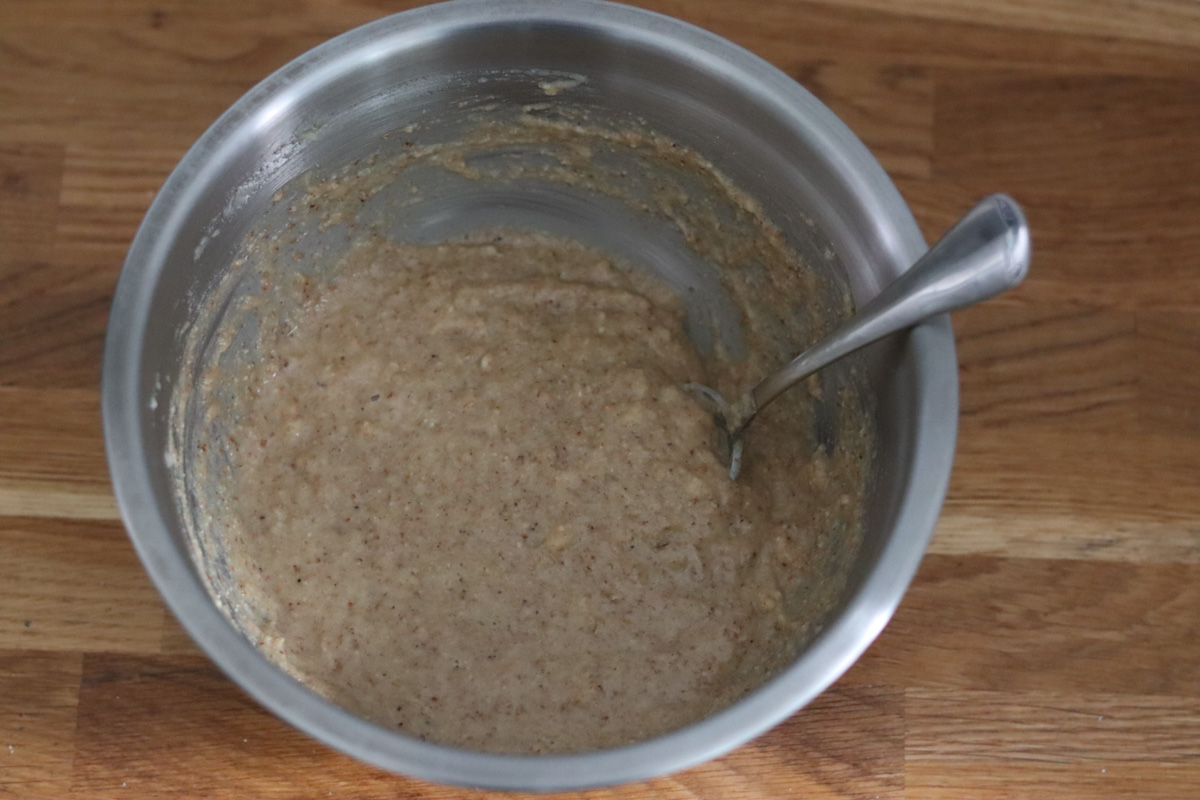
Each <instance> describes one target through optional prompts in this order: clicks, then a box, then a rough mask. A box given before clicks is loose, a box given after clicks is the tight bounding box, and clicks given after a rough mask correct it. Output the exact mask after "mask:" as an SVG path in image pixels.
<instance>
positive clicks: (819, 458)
mask: <svg viewBox="0 0 1200 800" xmlns="http://www.w3.org/2000/svg"><path fill="white" fill-rule="evenodd" d="M250 252H251V253H253V252H254V251H253V248H251V251H250ZM251 266H253V265H251ZM241 268H243V269H246V268H247V266H246V265H245V264H243V265H242V267H241ZM272 280H273V281H275V283H274V284H273V285H272V286H271V287H270V292H269V293H265V294H262V295H260V296H258V298H257V299H251V300H247V301H246V302H243V303H241V304H240V305H239V306H238V307H237V309H235V311H234V312H231V313H230V314H228V315H227V319H226V321H225V323H224V325H225V330H223V331H222V332H220V333H219V335H218V336H217V339H216V344H215V346H214V347H213V348H212V350H213V352H214V353H215V354H216V355H214V356H213V358H212V359H211V364H209V365H208V367H207V368H206V369H205V370H203V371H201V372H200V375H201V379H200V380H199V381H198V382H197V384H196V385H195V386H194V387H193V388H192V391H194V392H196V393H197V396H198V397H200V398H201V403H200V405H201V407H203V408H205V410H206V414H207V419H208V421H209V423H212V422H213V421H214V420H219V421H220V423H221V424H220V429H221V431H222V435H221V436H220V440H219V441H212V440H210V437H206V436H201V437H200V438H199V439H198V440H197V441H196V448H197V452H196V453H193V454H190V455H189V454H188V453H181V454H179V456H180V457H181V458H182V459H187V460H188V463H189V464H190V465H191V468H192V471H191V474H190V480H191V481H192V484H191V488H190V489H189V491H191V492H192V494H193V502H196V503H198V505H199V508H200V512H199V517H198V519H199V523H198V524H199V525H200V526H201V527H203V528H205V529H206V530H219V531H220V533H219V534H215V536H216V537H217V538H218V539H219V547H220V549H221V551H222V557H223V558H224V559H225V560H226V562H227V568H228V571H229V574H230V575H231V576H232V579H233V581H234V583H235V585H236V586H235V591H234V592H233V594H234V597H233V599H232V600H231V601H230V603H229V604H227V608H228V610H229V611H230V613H231V615H233V616H235V617H237V618H238V621H239V624H241V625H242V626H243V628H244V629H246V630H247V631H249V632H250V634H251V635H252V636H254V637H255V638H256V639H257V640H258V641H259V643H260V645H261V646H262V647H263V648H264V649H265V650H266V651H267V652H268V653H269V655H270V656H271V657H272V658H273V659H274V660H275V661H276V662H277V663H279V664H280V665H281V666H283V667H284V668H285V669H287V670H288V671H289V672H290V673H291V674H293V675H294V676H296V677H297V678H299V679H300V680H302V681H304V682H305V683H307V684H308V685H309V686H311V687H312V688H314V689H315V690H316V691H318V692H320V693H322V694H323V695H325V696H327V697H329V698H330V699H332V700H334V701H335V702H337V703H339V704H341V705H343V706H345V707H347V708H349V709H351V710H353V711H355V712H357V713H359V714H361V715H363V716H365V717H368V718H370V719H373V720H375V721H378V722H380V723H381V724H384V725H387V726H390V727H391V728H393V729H395V730H400V731H403V732H405V733H408V734H411V735H413V736H418V737H421V738H426V739H430V740H433V741H437V742H443V743H448V744H454V745H459V746H463V747H469V748H475V749H481V750H489V751H498V752H517V753H546V752H569V751H579V750H587V749H593V748H600V747H607V746H615V745H620V744H626V743H630V742H633V741H637V740H641V739H645V738H647V737H650V736H653V735H655V734H659V733H663V732H665V731H669V730H672V729H675V728H678V727H680V726H682V725H685V724H687V723H689V722H693V721H696V720H698V719H700V718H703V717H704V716H707V715H708V714H711V713H712V712H713V711H715V710H717V709H720V708H722V707H724V706H726V705H728V704H729V703H731V702H733V701H734V700H736V699H737V698H739V697H741V696H743V695H744V694H745V693H747V692H748V691H750V690H752V689H754V688H755V687H757V686H759V685H761V683H762V682H763V681H764V680H766V679H767V678H768V677H769V676H770V675H772V674H774V673H775V672H777V671H778V670H779V669H780V668H782V667H783V666H785V665H786V664H787V663H788V661H789V660H790V659H791V658H792V657H794V655H795V653H796V650H797V648H798V647H800V646H801V645H802V644H803V643H804V642H806V641H807V640H808V639H809V638H810V637H811V635H812V634H813V633H814V631H815V630H816V624H817V623H818V622H819V620H820V616H821V613H823V612H824V611H825V610H827V609H828V607H829V606H830V604H831V603H832V602H833V598H835V597H836V596H837V594H838V592H839V591H840V589H841V587H842V585H843V584H844V581H845V567H846V565H847V564H848V559H849V556H850V555H852V553H853V550H854V548H855V547H856V546H857V538H856V536H857V533H856V532H857V531H858V529H859V527H860V519H859V514H860V509H861V507H862V496H861V495H862V490H863V488H862V487H863V469H864V465H863V459H864V453H865V440H866V434H865V428H863V427H862V423H861V419H858V420H857V422H854V421H852V422H851V424H850V426H849V427H847V426H846V424H843V428H844V430H843V431H842V432H841V435H840V436H839V445H838V447H837V448H835V449H834V451H833V452H828V451H827V449H826V448H822V447H820V446H818V445H817V444H816V443H815V441H814V439H813V435H812V432H811V429H812V426H813V418H812V409H811V407H810V406H811V401H812V398H811V397H807V398H806V397H805V396H804V393H803V392H802V391H797V392H795V393H794V397H792V398H790V399H788V400H787V401H784V402H780V403H778V404H777V405H775V406H772V407H771V408H769V409H767V411H766V412H764V415H763V418H762V419H760V420H759V421H758V422H757V423H756V430H755V431H754V432H753V435H752V437H751V440H750V442H749V444H748V456H747V461H746V469H745V471H744V473H743V475H742V477H741V478H740V479H739V480H738V481H736V482H731V481H730V480H729V479H728V477H727V476H726V471H725V466H724V465H723V464H720V463H718V461H717V460H716V458H715V457H714V456H713V455H712V454H711V452H710V451H709V442H710V440H711V437H712V435H713V423H712V421H711V419H710V418H709V416H708V415H707V413H706V412H704V411H703V410H702V409H701V408H700V406H699V405H698V404H697V403H696V402H695V401H694V400H693V399H692V398H691V397H689V396H688V395H687V394H686V393H685V392H684V391H683V390H682V389H681V388H680V387H681V384H683V383H685V382H687V381H699V382H702V383H705V384H707V385H713V386H724V387H729V386H731V385H743V384H744V383H745V381H746V380H747V376H748V375H754V374H761V372H760V370H765V369H766V368H767V367H768V364H765V363H760V362H759V361H756V360H755V359H753V358H752V359H750V360H749V361H739V362H737V363H734V362H732V361H731V360H729V359H725V358H722V357H720V356H719V354H718V355H717V356H715V357H712V358H708V359H701V357H700V356H699V355H698V353H697V351H696V349H695V348H694V347H693V345H692V343H691V342H690V341H689V339H688V337H687V335H686V333H685V329H684V324H683V311H682V309H681V306H680V303H679V300H678V298H677V297H676V296H675V294H674V293H673V292H672V291H670V290H669V289H667V288H666V287H665V286H664V285H662V284H660V283H659V282H658V281H656V280H655V279H653V278H651V277H649V276H647V275H645V274H643V273H641V272H640V271H638V270H636V269H633V268H631V267H630V266H629V265H625V264H621V263H614V260H613V259H611V258H609V257H607V256H606V255H604V254H602V253H600V252H597V251H595V250H592V249H589V248H587V247H585V246H583V245H581V244H579V243H576V242H573V241H570V240H567V239H563V238H558V237H554V236H550V235H546V234H540V233H533V232H528V231H514V230H506V229H492V230H486V231H479V232H476V233H475V234H473V235H471V236H469V237H465V238H460V239H456V240H454V241H452V242H447V243H444V244H439V245H412V244H401V243H397V242H393V241H390V240H388V239H387V238H385V237H383V236H380V235H376V234H371V233H364V234H363V235H361V236H360V237H359V238H358V240H357V241H356V243H355V244H354V246H353V247H352V248H350V250H349V252H348V253H347V254H346V255H345V256H344V257H342V258H340V260H339V262H338V263H337V264H336V266H335V267H334V268H332V269H329V270H326V271H324V272H322V273H321V274H317V275H304V274H299V273H297V274H296V275H294V276H291V277H285V276H280V275H275V276H274V277H273V278H272ZM797 280H799V278H797ZM785 288H786V287H785ZM792 288H793V289H795V288H796V287H792ZM772 291H779V287H777V286H776V287H772ZM732 294H734V295H735V296H741V295H744V294H745V292H744V291H743V292H738V291H734V292H732ZM281 308H282V309H286V310H285V311H280V310H278V309H281ZM247 315H248V316H250V317H253V318H254V319H256V321H257V328H256V330H254V332H253V337H252V338H253V342H252V348H251V349H252V350H253V352H254V353H255V356H254V358H253V359H250V360H248V361H247V362H245V363H243V364H240V365H239V366H238V367H237V368H229V367H227V366H226V367H222V366H221V364H220V363H219V359H218V358H217V356H219V355H220V353H222V352H224V351H227V350H229V349H230V348H233V347H234V346H235V345H234V342H235V340H236V338H237V336H236V332H237V331H238V330H242V329H243V323H244V320H245V318H246V317H247ZM852 419H853V418H852ZM855 425H857V426H858V427H854V426H855ZM209 448H214V449H216V448H219V449H220V450H221V451H222V457H221V460H220V461H219V462H213V463H210V459H207V458H205V457H204V456H203V455H202V454H204V453H208V452H209ZM214 464H216V466H214ZM197 498H199V499H197ZM205 498H207V499H205ZM200 535H201V536H202V537H203V536H208V535H212V534H205V533H203V532H201V533H200ZM213 546H214V545H212V544H210V545H208V546H207V547H206V548H205V552H209V553H211V550H212V549H213Z"/></svg>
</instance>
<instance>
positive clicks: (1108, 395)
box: [0, 0, 1200, 798]
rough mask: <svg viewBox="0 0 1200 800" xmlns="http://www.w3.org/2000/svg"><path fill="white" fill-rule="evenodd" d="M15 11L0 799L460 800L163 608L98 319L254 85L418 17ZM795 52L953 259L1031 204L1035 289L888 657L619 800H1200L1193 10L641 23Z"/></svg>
mask: <svg viewBox="0 0 1200 800" xmlns="http://www.w3.org/2000/svg"><path fill="white" fill-rule="evenodd" d="M403 5H404V4H403V3H388V2H367V0H356V2H351V3H339V2H335V1H334V0H308V2H302V3H293V2H286V1H285V0H262V1H261V2H251V3H247V2H244V0H238V1H235V0H210V1H209V2H184V0H163V2H154V0H125V1H121V2H117V1H114V2H107V3H96V2H90V1H89V0H3V5H2V6H0V797H7V796H13V797H25V796H30V797H32V796H38V797H42V796H45V797H90V798H99V797H126V796H136V797H149V796H159V797H168V796H169V797H248V796H316V795H320V796H327V795H332V796H339V797H342V796H345V797H349V796H353V797H360V796H362V797H366V796H371V797H382V796H400V797H415V796H420V797H425V796H430V797H451V796H460V795H461V794H462V792H460V791H457V790H452V789H448V788H446V787H438V786H433V785H430V784H426V783H422V782H420V781H416V780H410V779H406V778H402V777H395V776H391V775H387V774H385V773H382V772H380V771H378V770H375V769H372V768H369V767H366V766H363V765H360V764H358V763H356V762H354V761H352V760H350V759H348V758H346V757H344V756H341V755H339V754H337V753H335V752H333V751H332V750H329V749H328V748H326V747H324V746H322V745H320V744H318V743H316V742H315V741H312V740H310V739H308V738H307V737H305V736H304V735H302V734H299V733H297V732H295V731H293V730H291V729H289V728H288V727H287V726H286V725H284V724H283V723H281V722H279V721H277V720H276V719H275V718H273V717H272V716H270V715H269V714H267V713H266V712H264V711H263V710H261V709H260V708H259V707H258V706H257V705H256V704H255V703H254V702H253V701H251V700H249V699H248V698H247V697H246V696H244V695H243V694H242V693H241V692H240V691H239V690H238V689H236V688H235V687H234V686H233V685H232V684H230V683H229V682H228V681H227V680H226V679H225V678H224V677H222V675H221V674H220V673H219V672H218V671H217V670H216V669H215V668H214V667H213V666H212V665H211V664H210V663H209V661H208V660H207V659H206V658H205V657H204V656H203V655H202V654H201V653H199V652H198V650H197V649H196V648H195V647H194V646H193V645H192V644H191V643H190V642H189V640H188V639H187V637H186V636H185V635H184V634H183V633H182V632H181V630H180V628H179V627H178V625H177V624H176V623H175V622H174V620H173V619H172V618H171V616H170V615H169V614H168V613H167V612H166V610H165V608H164V606H163V604H162V602H161V601H160V600H159V597H158V595H157V593H156V591H155V590H154V588H153V587H152V586H151V585H150V583H149V581H148V580H147V578H146V576H145V575H144V573H143V571H142V568H141V566H140V565H139V563H138V561H137V559H136V557H135V556H134V553H133V551H132V549H131V548H130V545H129V543H128V542H127V540H126V537H125V533H124V531H123V529H122V526H121V523H120V522H119V520H118V516H117V511H116V507H115V505H114V503H113V499H112V496H111V491H110V488H109V481H108V475H107V473H106V467H105V461H104V455H103V447H102V442H101V434H100V419H99V411H98V388H97V387H98V381H99V365H100V358H101V348H102V341H103V336H104V326H105V322H106V316H107V313H108V305H109V301H110V298H111V296H112V291H113V287H114V284H115V283H116V279H117V274H118V272H119V270H120V268H121V263H122V260H123V258H124V255H125V251H126V248H127V247H128V244H129V242H130V239H131V237H132V236H133V233H134V231H135V229H136V227H137V225H138V222H139V220H140V219H141V217H142V214H143V213H144V212H145V210H146V207H147V205H148V204H149V202H150V200H151V198H152V197H153V196H154V193H155V190H156V189H157V188H158V187H159V186H160V184H161V182H162V181H163V179H164V178H165V177H166V175H167V173H168V172H169V171H170V169H171V168H172V167H173V166H174V164H175V163H176V161H177V160H178V159H179V158H180V156H181V155H182V154H183V152H184V150H185V149H186V148H187V146H188V145H189V144H190V143H191V142H192V141H194V140H195V138H196V137H197V136H199V134H200V133H201V132H203V130H204V129H205V127H206V126H207V125H208V124H209V123H210V122H211V121H212V120H213V119H214V118H215V117H216V116H217V115H218V114H219V113H220V112H221V111H222V110H223V109H224V108H225V107H226V106H228V105H229V104H230V103H232V102H233V101H234V100H236V99H237V98H238V96H240V95H241V94H242V93H243V92H244V91H245V90H246V89H248V88H249V87H250V86H251V85H252V84H254V83H255V82H256V81H258V80H259V79H260V78H262V77H263V76H265V75H266V74H268V73H269V72H270V71H271V70H273V69H275V68H276V67H278V66H280V65H282V64H283V63H285V62H286V61H288V60H289V59H291V58H292V57H294V56H296V55H298V54H300V53H301V52H303V51H304V50H306V49H308V48H310V47H312V46H314V45H316V44H318V43H319V42H321V41H323V40H324V39H326V38H328V37H329V36H331V35H334V34H336V33H339V32H341V31H344V30H346V29H348V28H351V27H353V26H355V25H358V24H360V23H363V22H366V21H368V20H371V19H374V18H376V17H379V16H382V15H384V14H385V13H388V12H390V11H394V10H400V8H401V7H402V6H403ZM648 5H649V6H651V7H653V8H655V9H657V10H659V11H664V12H666V13H670V14H674V15H676V16H680V17H683V18H685V19H688V20H690V21H692V22H695V23H697V24H699V25H702V26H704V27H707V28H709V29H711V30H713V31H715V32H717V33H719V34H722V35H724V36H726V37H729V38H731V39H733V40H734V41H736V42H738V43H740V44H742V45H744V46H746V47H748V48H749V49H751V50H753V51H754V52H756V53H759V54H761V55H762V56H764V57H766V58H767V59H770V60H771V61H772V62H774V63H775V64H776V65H778V66H779V67H780V68H781V69H783V70H785V71H786V72H787V73H788V74H790V75H792V76H794V77H795V78H796V79H797V80H799V81H800V82H801V83H803V84H804V85H805V86H807V87H808V88H810V89H811V90H812V91H814V92H815V93H816V94H818V95H819V96H820V97H821V98H822V99H824V100H825V101H826V102H827V103H828V104H829V105H830V106H832V107H833V109H834V110H835V111H836V112H837V113H839V114H840V115H841V116H842V118H843V119H845V120H846V122H847V123H848V124H849V125H850V126H851V127H852V128H853V129H854V130H855V131H856V132H857V133H858V134H859V136H861V137H862V138H863V139H864V140H865V141H866V143H867V144H868V145H869V146H870V147H871V148H872V149H873V150H874V152H875V153H876V154H877V155H878V157H879V159H880V160H881V161H882V162H883V164H884V166H885V167H887V169H888V170H889V171H890V173H891V174H892V176H893V177H894V178H895V180H896V182H897V183H898V185H899V186H900V189H901V191H902V192H903V193H904V195H905V197H906V198H907V199H908V201H909V203H910V204H911V205H912V207H913V209H914V211H915V212H916V215H917V218H918V220H919V221H920V223H921V225H922V226H923V228H924V230H925V232H926V235H927V236H928V237H930V238H933V237H936V236H937V235H939V234H940V233H941V232H942V231H943V230H944V229H945V227H946V226H947V225H949V223H950V222H951V221H952V220H953V219H954V218H955V217H956V216H957V215H958V214H959V213H961V212H962V211H963V210H965V209H966V208H967V207H968V206H969V204H970V203H971V202H972V201H973V200H974V199H976V198H978V197H980V196H982V195H983V194H986V193H988V192H990V191H996V190H1003V191H1007V192H1010V193H1011V194H1013V195H1015V196H1016V197H1017V198H1018V199H1019V200H1020V201H1021V202H1022V203H1024V205H1025V207H1026V209H1027V211H1028V214H1029V218H1030V221H1031V224H1032V226H1033V231H1034V236H1033V239H1034V264H1033V268H1032V272H1031V276H1030V278H1029V279H1028V282H1027V283H1026V284H1025V285H1024V286H1023V287H1022V288H1021V289H1020V290H1019V291H1017V292H1015V293H1013V294H1011V295H1008V296H1006V297H1004V298H1002V299H999V300H996V301H994V302H991V303H989V304H987V305H985V306H983V307H981V308H977V309H972V310H970V311H967V312H963V313H961V314H958V315H957V316H956V318H955V330H956V332H957V335H958V343H959V348H960V349H959V355H960V359H961V362H962V370H961V375H962V423H961V433H960V440H959V456H958V461H957V464H956V466H955V472H954V478H953V482H952V485H951V488H950V496H949V499H948V501H947V503H946V507H945V512H944V514H943V517H942V521H941V524H940V525H939V527H938V530H937V535H936V537H935V539H934V541H933V545H932V547H931V549H930V553H929V555H928V557H927V558H926V559H925V561H924V564H923V566H922V568H921V571H920V574H919V575H918V576H917V579H916V581H915V583H914V585H913V587H912V589H911V591H910V592H909V593H908V595H907V596H906V598H905V600H904V603H903V605H902V606H901V608H900V610H899V612H898V613H897V614H896V617H895V619H894V620H893V622H892V623H891V625H890V627H889V628H888V629H887V631H886V632H885V633H884V634H883V636H882V637H881V638H880V639H879V640H878V641H877V642H876V643H875V644H874V645H873V646H872V647H871V649H870V650H869V651H868V652H867V654H866V656H865V657H864V658H863V659H862V660H861V661H860V663H859V664H858V665H856V666H855V667H854V668H853V669H851V670H850V672H849V673H848V674H847V675H846V676H845V677H844V678H843V679H842V680H840V681H839V682H838V683H837V684H836V685H835V686H834V687H833V688H832V689H830V690H829V691H827V692H826V693H825V694H823V695H822V696H821V697H820V698H819V699H818V700H816V701H815V702H814V703H813V704H812V705H811V706H809V707H808V708H807V709H805V710H804V711H802V712H801V713H799V714H797V715H795V716H794V717H793V718H792V719H791V720H789V721H788V722H787V723H785V724H783V725H781V726H780V727H778V728H777V729H775V730H774V731H772V732H771V733H769V734H767V735H765V736H763V737H762V738H760V739H759V740H757V741H755V742H753V743H751V744H749V745H747V746H745V747H742V748H741V749H739V750H737V751H736V752H734V753H733V754H731V755H729V756H727V757H726V758H723V759H721V760H719V761H716V762H713V763H710V764H707V765H705V766H702V767H700V768H697V769H693V770H691V771H689V772H686V773H683V774H679V775H675V776H673V777H670V778H665V779H662V780H658V781H654V782H651V783H648V784H644V785H637V786H631V787H624V788H621V789H617V790H613V791H611V792H602V793H596V794H595V795H594V796H596V797H601V796H604V797H649V796H653V797H683V798H686V797H694V796H702V797H745V798H749V797H771V798H775V797H782V796H792V795H794V796H797V797H825V796H830V797H842V796H864V797H874V796H880V797H900V796H911V797H936V796H945V797H996V796H1022V797H1027V796H1042V797H1152V796H1159V797H1189V796H1190V797H1196V796H1200V5H1197V4H1195V3H1193V2H1187V1H1186V0H1181V1H1180V2H1171V1H1170V0H1146V1H1145V2H1140V3H1133V2H1128V3H1124V2H1118V0H1100V1H1099V2H1095V3H1093V2H1087V1H1086V0H1058V1H1057V2H1047V3H1029V2H1023V0H994V1H993V2H990V3H983V2H971V1H970V0H897V2H885V0H846V1H845V2H832V1H831V2H820V3H813V2H801V1H800V0H761V1H760V2H755V3H752V4H751V3H739V2H734V0H691V2H684V0H650V2H649V3H648Z"/></svg>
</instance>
